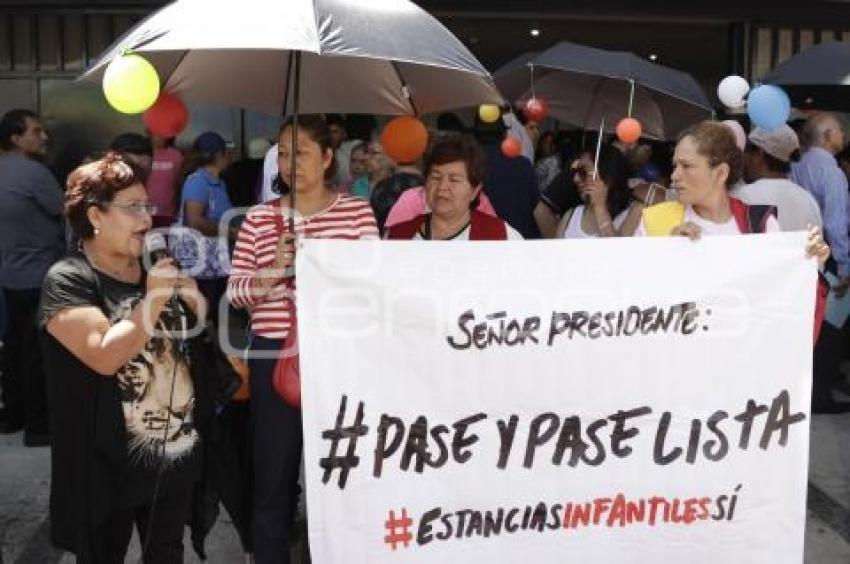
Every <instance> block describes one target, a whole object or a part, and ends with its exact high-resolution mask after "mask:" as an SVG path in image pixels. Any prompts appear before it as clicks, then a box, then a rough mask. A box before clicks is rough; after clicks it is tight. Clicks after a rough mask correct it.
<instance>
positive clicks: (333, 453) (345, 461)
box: [319, 396, 369, 489]
mask: <svg viewBox="0 0 850 564" xmlns="http://www.w3.org/2000/svg"><path fill="white" fill-rule="evenodd" d="M347 404H348V396H342V401H341V402H340V404H339V413H338V414H337V416H336V425H335V426H334V428H333V429H328V430H327V431H324V432H322V438H323V439H325V440H329V441H330V442H331V450H330V452H329V453H328V456H327V457H325V458H322V459H321V460H320V461H319V466H321V467H322V468H324V470H325V473H324V475H323V476H322V483H324V484H327V483H328V481H330V479H331V475H332V474H333V472H334V470H336V469H339V489H343V488H345V484H346V482H347V481H348V473H349V471H350V470H351V469H352V468H356V467H357V465H358V464H360V457H359V456H357V455H356V454H355V452H356V449H357V439H359V438H360V437H365V436H366V434H367V433H368V432H369V427H367V426H366V425H363V402H362V401H361V402H360V404H359V405H358V407H357V415H356V416H355V417H354V425H352V426H351V427H343V426H342V423H343V421H345V407H346V405H347ZM343 439H347V440H348V450H347V451H346V453H345V455H344V456H337V449H338V448H339V443H340V441H342V440H343Z"/></svg>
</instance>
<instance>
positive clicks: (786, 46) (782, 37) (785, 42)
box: [776, 29, 794, 65]
mask: <svg viewBox="0 0 850 564" xmlns="http://www.w3.org/2000/svg"><path fill="white" fill-rule="evenodd" d="M793 54H794V31H793V30H791V29H780V30H779V53H778V56H777V59H776V64H777V65H780V64H782V62H783V61H784V60H785V59H787V58H789V57H790V56H791V55H793Z"/></svg>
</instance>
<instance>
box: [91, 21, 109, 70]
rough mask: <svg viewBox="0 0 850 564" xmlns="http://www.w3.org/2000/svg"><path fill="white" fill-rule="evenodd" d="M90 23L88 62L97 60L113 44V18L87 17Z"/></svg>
mask: <svg viewBox="0 0 850 564" xmlns="http://www.w3.org/2000/svg"><path fill="white" fill-rule="evenodd" d="M86 21H87V23H88V32H89V37H88V57H89V60H88V62H92V61H95V60H97V58H98V57H99V56H100V54H101V53H102V52H103V50H104V49H106V48H107V47H109V44H110V43H112V17H111V16H106V15H103V14H92V15H89V16H86Z"/></svg>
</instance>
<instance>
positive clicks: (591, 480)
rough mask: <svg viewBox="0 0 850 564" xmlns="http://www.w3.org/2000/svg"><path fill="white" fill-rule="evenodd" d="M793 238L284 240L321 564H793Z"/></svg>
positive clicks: (798, 412) (801, 369)
mask: <svg viewBox="0 0 850 564" xmlns="http://www.w3.org/2000/svg"><path fill="white" fill-rule="evenodd" d="M804 242H805V234H802V233H789V234H776V235H768V236H755V235H754V236H746V237H714V238H705V239H703V240H700V241H697V242H691V241H688V240H686V239H684V238H669V239H621V240H596V241H539V242H499V243H495V242H492V243H491V242H487V243H484V242H482V243H456V242H372V243H369V242H342V241H311V240H308V241H305V244H304V247H303V248H302V249H301V250H300V251H299V256H298V264H297V270H298V292H299V295H298V310H299V311H298V314H299V327H300V329H299V331H300V339H301V341H300V350H301V369H302V394H303V405H304V412H303V420H304V436H305V453H304V456H305V464H306V476H307V505H308V516H309V533H310V546H311V551H312V557H313V561H314V562H317V563H319V564H328V563H334V564H337V563H338V564H367V563H368V564H375V563H380V564H388V563H389V564H393V563H414V562H415V563H418V564H422V563H426V564H427V563H439V564H447V563H457V562H463V563H473V564H476V563H482V564H484V563H487V564H492V563H494V562H511V563H513V562H531V563H536V562H541V563H548V562H568V561H572V562H582V563H583V564H600V563H612V562H629V563H638V564H641V563H653V564H655V563H659V562H679V561H686V562H688V563H689V564H716V563H718V562H730V563H735V564H747V563H752V564H764V563H765V562H770V563H771V564H785V563H787V564H790V563H794V564H799V563H800V562H802V558H803V536H804V525H805V499H806V483H807V456H808V437H809V402H810V395H811V362H812V356H811V351H812V328H813V315H814V300H815V280H816V270H815V265H814V262H813V260H812V259H807V258H805V257H804Z"/></svg>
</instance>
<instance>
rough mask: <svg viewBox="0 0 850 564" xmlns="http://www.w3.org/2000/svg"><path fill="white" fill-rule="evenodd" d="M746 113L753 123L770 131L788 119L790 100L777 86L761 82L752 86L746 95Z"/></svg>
mask: <svg viewBox="0 0 850 564" xmlns="http://www.w3.org/2000/svg"><path fill="white" fill-rule="evenodd" d="M747 114H748V115H749V116H750V120H751V121H752V122H753V123H754V124H755V125H757V126H758V127H761V128H762V129H767V130H768V131H770V130H773V129H776V128H777V127H779V126H780V125H783V124H784V123H785V122H786V121H788V117H789V116H790V115H791V100H790V99H789V98H788V94H786V93H785V91H784V90H782V89H781V88H779V87H778V86H773V85H772V84H763V85H761V86H757V87H756V88H753V89H752V90H751V91H750V95H749V96H747Z"/></svg>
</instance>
